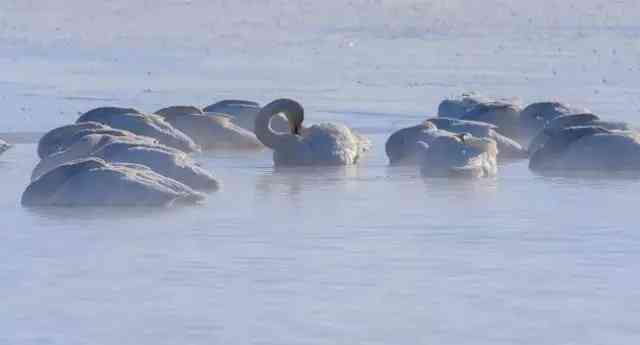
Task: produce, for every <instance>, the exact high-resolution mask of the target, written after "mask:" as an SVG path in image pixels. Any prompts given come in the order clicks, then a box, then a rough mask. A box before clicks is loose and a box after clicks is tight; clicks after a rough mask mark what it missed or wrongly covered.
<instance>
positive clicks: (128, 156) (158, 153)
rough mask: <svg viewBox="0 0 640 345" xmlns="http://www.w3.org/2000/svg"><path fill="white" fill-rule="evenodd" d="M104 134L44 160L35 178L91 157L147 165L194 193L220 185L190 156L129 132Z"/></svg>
mask: <svg viewBox="0 0 640 345" xmlns="http://www.w3.org/2000/svg"><path fill="white" fill-rule="evenodd" d="M112 131H114V132H113V133H104V132H101V131H95V132H91V131H87V132H83V133H81V134H82V135H81V136H77V138H76V139H75V141H73V142H70V143H68V145H67V146H66V147H65V148H64V149H62V150H60V151H57V152H55V153H52V154H50V155H48V156H47V157H45V158H43V159H42V160H41V161H40V163H38V165H37V166H36V167H35V169H34V170H33V173H32V175H31V179H32V181H33V180H37V179H38V178H40V177H41V176H43V175H45V174H46V173H48V172H49V171H51V170H53V169H55V168H56V167H58V166H60V165H63V164H66V163H68V162H71V161H74V160H77V159H81V158H88V157H95V158H100V159H104V160H105V161H107V162H111V163H131V164H139V165H144V166H147V167H149V168H150V169H152V170H153V171H154V172H156V173H158V174H161V175H164V176H166V177H169V178H172V179H174V180H176V181H179V182H181V183H183V184H185V185H187V186H189V187H190V188H193V189H194V190H202V191H209V190H215V189H217V188H218V182H217V181H216V180H215V178H214V177H213V176H212V175H211V174H210V173H209V172H208V171H206V170H205V169H203V168H201V167H200V166H198V164H197V163H196V162H195V161H194V160H193V159H192V158H191V157H189V155H187V154H186V153H184V152H182V151H180V150H177V149H174V148H171V147H168V146H164V145H162V144H159V143H157V142H155V140H153V139H151V138H147V137H141V136H137V135H134V134H131V133H128V132H121V133H117V131H116V130H113V129H112Z"/></svg>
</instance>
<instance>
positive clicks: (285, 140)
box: [255, 99, 371, 166]
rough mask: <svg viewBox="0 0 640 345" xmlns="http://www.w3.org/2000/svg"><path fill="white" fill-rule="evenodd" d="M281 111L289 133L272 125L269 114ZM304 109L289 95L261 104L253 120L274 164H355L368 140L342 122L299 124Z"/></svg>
mask: <svg viewBox="0 0 640 345" xmlns="http://www.w3.org/2000/svg"><path fill="white" fill-rule="evenodd" d="M279 113H282V114H284V115H285V116H286V117H287V119H288V123H289V128H290V130H289V133H278V132H276V131H274V130H273V129H272V128H271V125H270V122H271V118H272V117H273V116H274V115H276V114H279ZM303 121H304V109H303V108H302V105H300V103H298V102H296V101H294V100H291V99H278V100H275V101H273V102H271V103H269V104H267V105H266V106H264V107H263V108H262V109H261V110H260V113H258V116H257V117H256V122H255V133H256V136H257V137H258V139H259V140H260V141H261V142H262V143H263V144H264V145H265V146H267V147H269V148H271V149H272V150H273V161H274V163H275V165H292V166H295V165H351V164H356V163H357V162H358V160H359V159H360V157H361V156H362V155H363V154H364V152H365V151H367V150H369V148H370V146H371V143H370V141H369V140H368V139H366V138H364V137H361V136H360V135H358V134H356V133H354V132H353V131H352V130H351V129H349V128H348V127H346V126H344V125H341V124H331V123H325V124H319V125H313V126H311V127H308V128H303V127H302V122H303Z"/></svg>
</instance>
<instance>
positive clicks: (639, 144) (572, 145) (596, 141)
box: [529, 126, 640, 172]
mask: <svg viewBox="0 0 640 345" xmlns="http://www.w3.org/2000/svg"><path fill="white" fill-rule="evenodd" d="M548 134H549V139H548V141H547V142H546V143H545V145H544V146H543V147H542V148H540V149H539V150H537V151H535V152H534V153H533V155H532V156H531V159H530V161H529V169H531V170H532V171H536V172H558V171H560V172H562V171H565V172H566V171H573V172H622V171H638V170H640V135H638V133H636V132H633V131H612V130H608V129H605V128H602V127H598V126H578V127H566V128H561V129H559V130H555V131H553V130H551V131H548Z"/></svg>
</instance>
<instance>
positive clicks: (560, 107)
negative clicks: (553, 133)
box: [520, 102, 588, 144]
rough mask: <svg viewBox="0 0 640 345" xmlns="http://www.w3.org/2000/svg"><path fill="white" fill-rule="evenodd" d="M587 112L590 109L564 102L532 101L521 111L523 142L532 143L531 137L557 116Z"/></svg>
mask: <svg viewBox="0 0 640 345" xmlns="http://www.w3.org/2000/svg"><path fill="white" fill-rule="evenodd" d="M586 112H588V110H586V109H578V108H575V107H572V106H570V105H569V104H566V103H562V102H537V103H531V104H529V105H528V106H526V107H525V108H524V109H523V110H522V111H521V112H520V136H521V138H522V140H523V143H526V144H530V142H531V139H533V138H534V137H535V136H536V135H537V134H538V133H539V132H540V131H541V130H542V129H543V128H545V127H546V126H547V125H548V124H549V123H550V122H551V120H553V119H555V118H556V117H559V116H565V115H571V114H580V113H586Z"/></svg>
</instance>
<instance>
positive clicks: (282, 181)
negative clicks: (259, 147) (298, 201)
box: [256, 166, 359, 196]
mask: <svg viewBox="0 0 640 345" xmlns="http://www.w3.org/2000/svg"><path fill="white" fill-rule="evenodd" d="M358 176H359V174H358V166H329V167H326V166H323V167H315V166H314V167H273V168H272V169H271V170H270V171H268V172H265V173H264V174H261V175H259V176H258V178H257V179H256V190H257V191H258V192H259V193H260V194H273V193H278V194H285V195H289V196H295V195H299V194H300V193H302V192H303V191H304V190H305V189H320V190H322V189H323V188H327V187H329V186H335V185H342V186H346V185H348V184H349V183H350V182H353V181H354V180H356V179H357V178H358Z"/></svg>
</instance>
